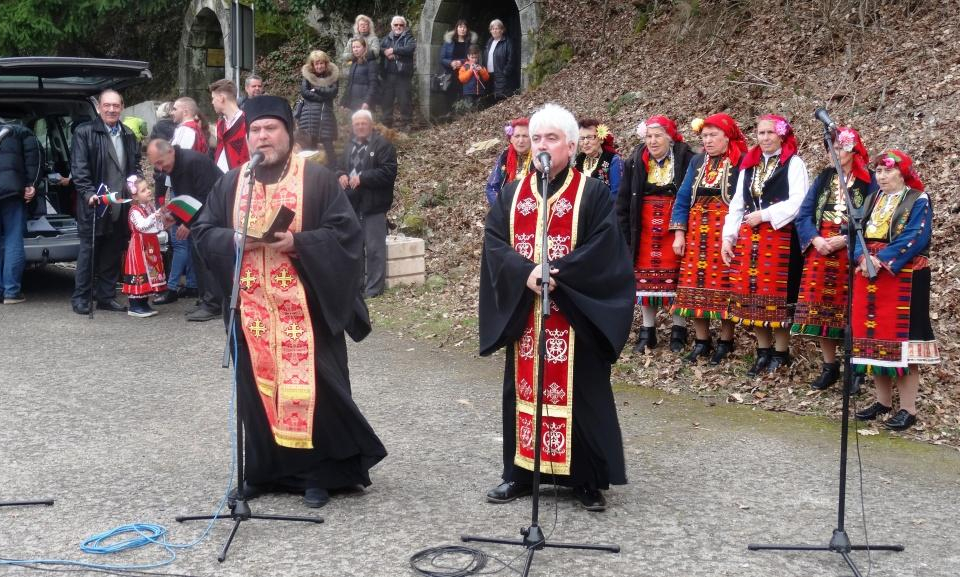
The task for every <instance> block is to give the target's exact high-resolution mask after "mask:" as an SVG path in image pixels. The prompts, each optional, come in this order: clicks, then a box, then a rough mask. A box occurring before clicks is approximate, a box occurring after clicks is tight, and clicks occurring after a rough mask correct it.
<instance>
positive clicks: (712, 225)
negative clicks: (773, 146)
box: [670, 113, 747, 365]
mask: <svg viewBox="0 0 960 577" xmlns="http://www.w3.org/2000/svg"><path fill="white" fill-rule="evenodd" d="M691 127H692V128H693V131H694V132H696V133H697V134H699V135H700V140H701V141H702V142H703V152H702V153H700V154H697V155H696V156H694V157H693V159H692V160H691V161H690V165H689V166H688V167H687V172H686V174H685V175H684V177H683V183H682V184H681V185H680V190H678V191H677V199H676V201H675V202H674V203H673V212H672V213H671V216H670V230H672V231H674V239H673V247H672V248H673V252H674V254H676V255H677V256H678V257H680V259H681V261H680V278H679V280H678V281H677V296H676V298H675V299H674V301H673V306H672V307H671V312H673V313H674V314H679V315H681V316H684V317H688V318H692V319H693V326H694V330H695V331H696V339H695V340H694V343H693V349H692V350H691V351H690V353H689V354H688V355H686V356H685V357H684V360H686V361H689V362H696V361H697V359H699V358H700V357H705V358H706V357H709V359H710V360H709V362H710V364H711V365H719V364H720V363H721V362H722V361H723V359H725V358H726V357H727V356H729V355H730V353H732V352H733V323H732V322H731V321H730V320H729V319H728V318H727V316H728V309H729V306H730V274H729V270H728V269H727V267H725V266H724V264H723V262H722V259H721V254H720V251H721V247H722V245H721V241H722V236H721V233H722V231H723V221H724V218H726V215H727V210H728V206H729V204H730V198H731V197H732V196H733V191H734V190H735V189H736V185H737V175H738V170H739V169H738V166H739V165H740V159H741V158H743V154H744V153H745V152H746V151H747V142H746V139H745V138H744V136H743V132H742V131H741V130H740V127H739V126H738V125H737V123H736V121H735V120H734V119H733V118H731V117H730V116H728V115H726V114H723V113H718V114H713V115H711V116H708V117H707V118H706V119H701V118H696V119H694V120H693V122H692V123H691ZM710 319H719V320H720V335H719V336H720V338H719V339H718V341H717V346H716V348H714V346H713V341H712V340H711V338H710Z"/></svg>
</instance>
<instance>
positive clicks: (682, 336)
mask: <svg viewBox="0 0 960 577" xmlns="http://www.w3.org/2000/svg"><path fill="white" fill-rule="evenodd" d="M686 346H687V327H681V326H680V325H673V328H672V329H670V352H673V353H679V352H680V351H682V350H683V349H684V347H686Z"/></svg>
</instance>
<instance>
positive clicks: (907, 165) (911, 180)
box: [873, 148, 923, 192]
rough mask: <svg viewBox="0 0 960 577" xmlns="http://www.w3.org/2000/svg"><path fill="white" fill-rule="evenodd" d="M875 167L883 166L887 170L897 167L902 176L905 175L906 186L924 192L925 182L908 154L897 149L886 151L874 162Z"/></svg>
mask: <svg viewBox="0 0 960 577" xmlns="http://www.w3.org/2000/svg"><path fill="white" fill-rule="evenodd" d="M873 165H874V166H878V165H883V166H886V167H887V168H892V167H894V166H896V167H897V170H899V171H900V174H902V175H903V182H904V184H906V185H907V186H909V187H910V188H913V189H916V190H919V191H921V192H922V191H923V181H922V180H920V175H919V174H917V171H916V170H914V168H913V159H912V158H910V157H909V156H907V153H906V152H903V151H902V150H897V149H896V148H890V149H888V150H884V151H883V152H881V153H880V155H879V156H877V157H876V158H875V159H874V160H873Z"/></svg>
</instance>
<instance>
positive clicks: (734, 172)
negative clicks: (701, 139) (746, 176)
mask: <svg viewBox="0 0 960 577" xmlns="http://www.w3.org/2000/svg"><path fill="white" fill-rule="evenodd" d="M724 158H726V155H724V156H722V157H721V162H723V159H724ZM711 160H712V159H709V158H707V155H706V154H705V153H700V154H698V155H696V156H695V157H693V161H692V162H691V163H690V168H689V170H696V171H697V172H696V177H695V180H694V183H693V186H694V189H693V196H692V198H691V199H690V204H691V206H692V205H693V202H694V201H695V200H696V199H697V198H699V197H701V196H719V197H720V198H721V199H722V200H723V203H724V204H730V199H731V198H732V197H733V193H734V192H735V191H736V190H737V176H738V175H739V174H740V169H739V167H738V166H736V165H734V164H732V163H731V164H730V167H729V168H728V170H727V182H726V183H724V182H721V181H718V182H717V183H716V186H706V185H705V184H704V182H703V178H704V176H705V173H706V168H707V167H706V166H705V165H706V164H707V163H708V162H711ZM724 184H726V186H725V187H724Z"/></svg>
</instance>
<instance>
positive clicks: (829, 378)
mask: <svg viewBox="0 0 960 577" xmlns="http://www.w3.org/2000/svg"><path fill="white" fill-rule="evenodd" d="M839 379H840V363H839V362H838V361H833V362H832V363H823V371H822V372H821V373H820V376H819V377H817V380H815V381H813V382H812V383H810V388H811V389H813V390H814V391H822V390H824V389H826V388H829V387H830V385H832V384H833V383H835V382H837V380H839Z"/></svg>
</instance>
